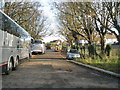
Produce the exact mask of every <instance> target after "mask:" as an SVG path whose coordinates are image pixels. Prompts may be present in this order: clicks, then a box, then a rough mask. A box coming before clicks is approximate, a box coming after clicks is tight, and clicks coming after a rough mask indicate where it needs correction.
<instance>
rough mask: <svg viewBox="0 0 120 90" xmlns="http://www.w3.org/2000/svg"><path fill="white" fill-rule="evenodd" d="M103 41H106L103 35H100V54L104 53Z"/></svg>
mask: <svg viewBox="0 0 120 90" xmlns="http://www.w3.org/2000/svg"><path fill="white" fill-rule="evenodd" d="M105 42H106V39H105V36H101V52H102V54H104V52H105Z"/></svg>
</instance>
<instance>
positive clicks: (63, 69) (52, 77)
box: [2, 50, 120, 88]
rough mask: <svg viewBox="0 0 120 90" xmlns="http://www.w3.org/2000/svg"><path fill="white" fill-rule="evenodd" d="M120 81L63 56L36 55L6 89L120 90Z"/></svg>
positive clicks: (8, 81)
mask: <svg viewBox="0 0 120 90" xmlns="http://www.w3.org/2000/svg"><path fill="white" fill-rule="evenodd" d="M118 82H120V81H118V79H117V78H113V77H110V76H108V75H106V74H103V73H100V72H97V71H94V70H91V69H88V68H85V67H82V66H78V65H75V64H72V63H70V62H67V61H66V60H65V59H64V57H63V56H62V55H61V54H60V52H53V51H51V50H48V51H47V52H46V54H43V55H42V54H41V55H33V56H32V59H30V62H24V63H22V64H20V66H19V68H18V70H16V71H13V72H12V73H11V74H10V75H2V87H3V88H120V87H119V86H120V85H119V83H118Z"/></svg>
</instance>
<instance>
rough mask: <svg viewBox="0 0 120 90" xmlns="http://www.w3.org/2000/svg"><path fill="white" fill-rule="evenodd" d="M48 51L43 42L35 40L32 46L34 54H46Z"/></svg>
mask: <svg viewBox="0 0 120 90" xmlns="http://www.w3.org/2000/svg"><path fill="white" fill-rule="evenodd" d="M45 51H46V47H45V44H44V43H43V42H42V41H41V40H35V41H34V42H33V44H32V51H31V52H32V54H40V53H41V54H44V53H45Z"/></svg>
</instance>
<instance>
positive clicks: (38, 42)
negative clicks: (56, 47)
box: [34, 40, 42, 44]
mask: <svg viewBox="0 0 120 90" xmlns="http://www.w3.org/2000/svg"><path fill="white" fill-rule="evenodd" d="M34 44H42V41H40V40H35V41H34Z"/></svg>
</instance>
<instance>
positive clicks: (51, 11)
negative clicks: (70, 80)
mask: <svg viewBox="0 0 120 90" xmlns="http://www.w3.org/2000/svg"><path fill="white" fill-rule="evenodd" d="M40 2H41V4H42V8H41V9H42V10H43V15H44V16H46V17H47V18H48V19H47V23H48V26H49V25H50V26H49V29H48V33H52V35H51V36H47V37H44V38H43V41H44V42H49V41H52V40H57V39H60V40H62V41H63V40H65V39H64V37H63V36H61V35H60V34H59V32H58V31H59V28H58V27H57V26H58V25H59V24H58V20H57V15H56V14H55V13H56V12H57V10H55V8H54V7H53V5H52V3H53V2H51V1H50V0H40Z"/></svg>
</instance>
